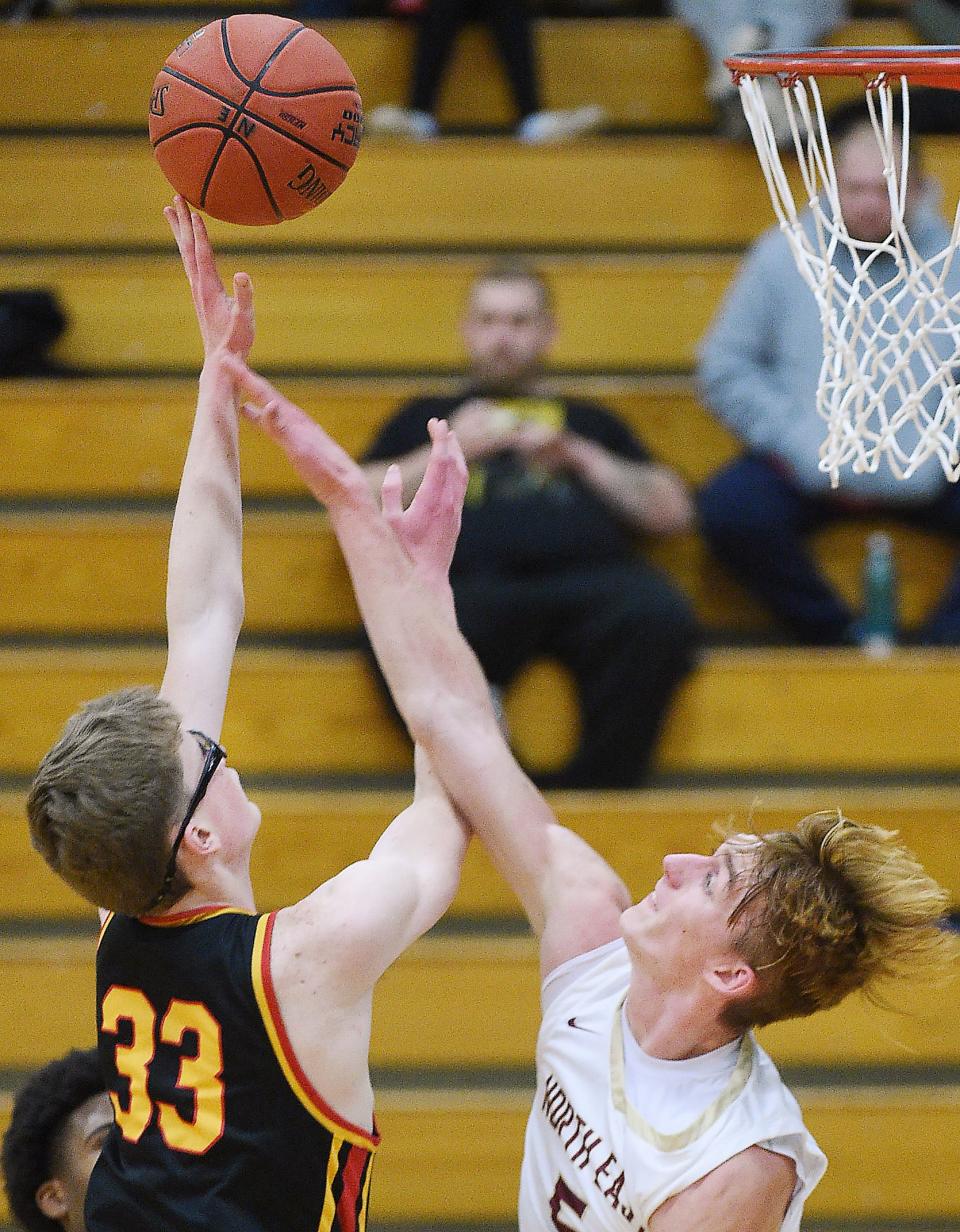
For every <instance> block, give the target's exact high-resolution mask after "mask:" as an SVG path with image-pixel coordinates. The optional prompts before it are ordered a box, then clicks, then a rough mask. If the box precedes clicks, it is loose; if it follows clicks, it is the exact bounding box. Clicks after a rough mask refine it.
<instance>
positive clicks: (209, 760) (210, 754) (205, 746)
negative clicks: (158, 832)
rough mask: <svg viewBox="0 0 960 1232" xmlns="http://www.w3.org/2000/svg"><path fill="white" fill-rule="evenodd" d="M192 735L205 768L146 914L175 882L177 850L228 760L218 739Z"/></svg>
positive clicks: (200, 734) (192, 732)
mask: <svg viewBox="0 0 960 1232" xmlns="http://www.w3.org/2000/svg"><path fill="white" fill-rule="evenodd" d="M190 735H191V736H196V739H197V744H199V745H200V749H201V751H202V752H203V755H204V757H203V769H202V770H201V771H200V778H199V779H198V780H197V785H196V787H195V788H194V792H193V795H192V796H191V797H190V803H189V804H188V805H187V811H186V814H185V815H184V818H183V821H181V823H180V829H179V830H178V831H177V837H176V838H175V839H174V840H173V847H172V848H171V849H170V859H169V860H168V861H167V871H166V872H165V873H164V876H163V885H162V886H161V887H160V893H159V894H158V895H157V896H156V898H154V899H153V900H152V901H151V902H150V903H149V904H148V906H147V907H146V909H145V911H144V914H146V913H147V912H150V911H153V909H154V908H155V907H159V906H160V904H161V903H162V902H163V900H164V899H165V898H166V896H167V891H168V890H169V889H170V886H171V885H172V884H173V878H174V876H175V875H176V871H177V852H178V851H179V850H180V844H181V843H182V842H183V836H184V835H185V834H186V832H187V826H188V825H189V824H190V821H191V819H192V817H193V815H194V813H195V812H196V811H197V809H198V808H199V806H200V801H201V800H202V799H203V797H204V796H205V795H206V794H207V788H208V787H209V786H210V780H211V779H212V778H213V776H214V774H215V772H216V769H217V766H219V765H220V763H221V762H222V761H226V758H227V752H226V749H224V748H223V747H222V745H219V744H217V742H216V740H211V739H210V737H209V736H205V735H204V734H203V732H201V731H194V730H193V729H192V728H191V730H190Z"/></svg>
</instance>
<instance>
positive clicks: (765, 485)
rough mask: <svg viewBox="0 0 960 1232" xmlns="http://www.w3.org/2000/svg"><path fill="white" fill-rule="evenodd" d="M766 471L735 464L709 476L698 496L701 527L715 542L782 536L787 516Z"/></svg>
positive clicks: (767, 538)
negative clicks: (755, 470) (772, 489)
mask: <svg viewBox="0 0 960 1232" xmlns="http://www.w3.org/2000/svg"><path fill="white" fill-rule="evenodd" d="M771 487H772V485H771V483H770V481H769V480H768V479H767V478H766V476H765V475H763V474H762V473H755V472H754V471H751V470H748V469H747V468H746V467H745V466H743V465H738V464H734V465H733V466H731V467H729V468H727V469H726V470H723V471H720V472H719V473H718V474H716V475H714V476H713V478H712V479H709V480H708V481H707V482H706V483H705V484H704V486H703V487H702V488H701V490H700V492H699V494H698V497H697V510H698V513H699V517H700V529H701V531H702V532H703V535H704V537H705V538H706V539H707V540H708V541H709V542H710V543H712V544H717V543H721V544H722V543H737V542H743V541H745V540H753V541H756V540H758V541H763V542H765V541H768V540H772V539H776V538H778V537H779V536H780V535H781V534H782V532H783V529H784V527H785V524H786V521H787V518H786V511H785V510H784V508H783V507H782V502H781V501H780V500H778V499H777V498H776V493H775V492H773V491H771Z"/></svg>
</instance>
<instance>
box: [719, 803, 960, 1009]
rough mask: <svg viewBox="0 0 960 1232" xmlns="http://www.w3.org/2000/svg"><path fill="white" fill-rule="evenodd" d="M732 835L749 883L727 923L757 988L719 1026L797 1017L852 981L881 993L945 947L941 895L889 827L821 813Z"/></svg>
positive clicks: (936, 958)
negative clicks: (746, 855) (770, 829)
mask: <svg viewBox="0 0 960 1232" xmlns="http://www.w3.org/2000/svg"><path fill="white" fill-rule="evenodd" d="M729 841H731V842H732V843H733V844H734V845H736V844H737V839H736V838H735V837H734V838H731V839H730V840H729ZM744 843H745V844H746V843H749V844H750V845H749V848H748V850H749V852H750V856H751V860H750V864H749V873H748V874H747V877H748V879H749V882H748V886H747V890H746V893H745V894H744V895H743V897H742V899H741V900H740V902H739V903H738V904H737V906H736V907H735V908H734V910H733V912H732V913H731V916H730V921H729V922H730V925H731V928H732V930H733V935H734V944H735V946H736V948H737V950H738V952H739V953H740V954H741V956H742V957H743V958H744V959H745V960H746V961H747V962H749V964H750V966H751V967H752V968H753V970H754V971H755V972H756V974H757V977H758V981H759V991H758V992H757V994H756V995H755V996H753V997H751V998H750V999H749V1000H747V1001H745V1002H741V1003H739V1004H737V1003H734V1004H732V1005H731V1006H730V1008H729V1009H728V1012H727V1014H726V1019H727V1021H728V1023H729V1025H731V1026H734V1027H736V1028H737V1029H739V1030H745V1029H746V1028H747V1027H751V1026H762V1025H764V1024H765V1023H768V1022H775V1021H778V1020H780V1019H783V1018H798V1017H803V1016H805V1015H807V1014H813V1013H815V1012H816V1011H817V1010H822V1009H828V1008H829V1007H830V1006H832V1005H836V1004H837V1003H838V1002H839V1001H841V1000H842V999H843V998H844V997H845V996H846V995H847V994H848V993H850V992H853V991H854V990H855V989H861V988H862V989H864V990H865V991H866V992H867V994H868V995H870V996H872V997H873V998H874V999H876V1000H882V997H883V990H884V988H885V987H887V986H889V985H890V984H891V982H893V981H896V980H898V979H900V978H901V977H903V976H905V975H910V976H916V975H919V974H922V973H923V972H924V971H927V972H931V971H932V970H934V969H939V970H942V969H943V967H944V964H945V963H946V961H947V959H948V958H949V957H951V956H954V955H955V954H956V948H955V941H954V939H953V938H952V937H950V936H949V934H948V933H946V932H945V931H944V929H943V927H942V920H943V916H944V914H945V912H946V909H947V907H948V901H949V900H948V896H947V893H946V891H945V890H944V889H943V888H942V887H941V886H939V885H938V884H937V883H936V881H934V880H933V878H932V877H930V876H929V875H928V874H927V873H926V871H925V870H924V868H923V866H922V865H921V864H920V862H919V860H918V859H917V858H916V856H915V855H913V853H912V852H910V851H908V850H907V848H906V847H905V846H903V844H901V843H900V842H899V841H898V836H897V834H896V832H894V831H891V830H883V829H881V828H880V827H879V826H866V825H859V824H858V823H857V822H854V821H851V820H850V819H849V818H847V817H844V816H843V814H842V813H841V812H840V811H839V810H832V811H828V812H821V813H812V814H811V815H810V816H808V817H804V818H803V820H802V821H800V822H799V823H798V824H797V825H796V827H795V828H794V829H793V830H785V831H778V832H775V833H772V834H764V835H757V836H751V837H750V838H749V839H745V840H744Z"/></svg>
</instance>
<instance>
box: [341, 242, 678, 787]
mask: <svg viewBox="0 0 960 1232" xmlns="http://www.w3.org/2000/svg"><path fill="white" fill-rule="evenodd" d="M462 328H463V337H464V341H465V344H466V350H467V354H468V356H469V361H470V371H469V376H468V380H467V383H466V385H465V388H464V390H463V392H462V393H460V394H458V395H454V396H445V397H426V398H417V399H415V400H414V401H412V402H410V403H408V404H406V405H405V406H403V407H401V408H400V410H399V411H398V412H397V414H396V415H395V416H394V417H393V418H392V419H390V420H389V421H388V422H387V423H386V424H385V425H384V427H383V429H382V430H381V432H380V434H379V435H378V437H377V439H376V440H375V442H374V444H373V446H372V448H371V450H370V451H369V453H368V455H367V458H366V460H365V461H366V471H367V474H368V476H369V479H370V482H371V485H373V486H374V487H375V488H377V489H379V486H380V483H381V482H382V479H383V476H384V474H385V472H386V469H387V466H388V465H389V464H390V463H391V462H397V463H398V464H399V466H400V468H401V473H402V477H403V493H404V498H405V500H406V499H408V498H409V497H410V496H411V495H412V494H413V492H414V491H415V489H416V487H417V485H418V484H419V482H420V479H421V477H422V475H423V471H424V467H425V466H426V462H427V457H428V453H429V446H428V445H427V443H426V442H427V421H428V420H429V419H430V418H431V417H434V416H436V417H440V418H445V419H447V420H449V422H450V424H451V425H452V426H453V427H454V428H455V429H456V432H457V436H458V438H459V440H460V444H461V446H462V448H463V451H464V454H465V456H466V459H467V463H468V465H469V467H470V484H469V488H468V491H467V500H466V506H465V508H464V511H463V528H462V530H461V533H460V540H459V543H458V545H457V550H456V555H455V557H454V561H453V567H452V569H451V573H450V580H451V583H452V586H453V593H454V597H455V600H456V605H457V615H458V618H459V622H460V627H461V629H462V630H463V633H464V636H465V637H466V639H467V641H468V642H469V643H470V645H471V646H472V647H473V649H474V651H475V652H476V654H477V657H478V658H479V660H480V662H481V664H482V665H483V668H484V671H485V672H486V674H487V677H488V679H489V681H490V683H491V684H492V685H494V686H497V687H498V688H503V687H505V686H506V685H508V684H509V683H510V681H511V680H512V679H513V678H514V677H515V676H516V675H517V673H518V672H519V671H520V669H521V668H523V667H524V666H525V665H526V664H527V663H529V662H530V661H531V660H533V659H538V658H541V657H544V658H553V659H556V660H559V662H561V663H562V664H564V665H565V666H566V667H567V668H568V669H569V670H570V672H571V673H572V675H573V678H574V681H575V684H576V687H577V691H578V696H579V702H580V711H581V724H580V728H581V730H580V743H579V747H578V748H577V750H576V752H575V754H574V756H573V758H572V760H571V761H570V762H569V763H568V765H567V766H566V767H565V768H564V769H563V770H561V771H560V772H559V773H557V774H556V775H553V776H550V777H549V778H547V779H543V778H541V782H543V783H545V784H546V785H548V786H557V787H584V788H590V787H633V786H637V785H638V784H640V783H642V782H643V781H644V779H645V777H646V774H647V771H648V769H649V763H650V760H651V756H652V753H653V750H654V746H655V743H656V739H657V736H658V733H659V729H660V725H661V721H662V718H663V716H664V713H665V711H666V709H667V706H668V704H669V702H670V700H671V697H672V695H673V692H674V690H675V688H676V686H677V684H678V683H679V682H680V680H681V679H682V678H683V676H684V675H685V674H686V672H687V671H688V670H689V669H690V666H691V664H692V661H693V657H694V650H695V645H696V641H697V631H696V625H695V621H694V617H693V614H692V611H691V608H690V606H689V604H688V602H687V600H686V598H685V597H684V596H683V595H682V594H681V593H680V592H679V591H678V589H677V587H676V586H675V585H674V584H673V582H672V581H671V580H669V579H668V578H667V577H665V576H664V575H663V574H662V573H661V572H660V571H659V570H657V569H655V568H653V567H652V566H651V565H650V564H648V563H647V562H646V561H645V560H644V559H643V558H642V557H641V556H640V555H639V554H638V553H637V550H636V537H637V536H638V535H656V536H660V535H671V534H675V533H677V532H680V531H685V530H688V529H689V528H690V526H691V524H692V520H693V507H692V503H691V501H690V498H689V496H688V494H687V491H686V489H685V487H684V485H683V483H682V481H681V480H680V478H679V477H678V476H677V475H676V474H674V473H673V472H672V471H670V470H668V469H667V468H666V467H664V466H661V465H659V464H657V463H656V462H654V461H653V460H652V459H651V458H650V455H649V454H648V452H647V451H646V449H645V448H644V447H643V446H642V445H641V444H640V443H639V441H637V439H636V438H635V437H634V436H633V434H632V433H631V432H630V430H629V429H628V428H627V427H626V425H625V424H623V423H622V422H621V421H620V420H619V419H617V418H616V417H615V416H614V415H612V414H611V413H610V412H609V411H606V410H604V409H603V408H602V407H600V406H598V405H596V404H595V403H592V402H587V401H584V400H581V399H575V398H563V397H557V396H555V395H553V394H551V393H550V392H549V391H548V390H547V389H546V388H545V386H544V384H543V382H542V367H543V362H544V359H545V357H546V354H547V352H548V351H549V349H550V346H551V344H552V342H553V340H554V337H555V334H556V321H555V318H554V315H553V311H552V306H551V302H550V294H549V289H548V287H547V285H546V284H545V282H544V281H543V279H542V278H541V277H540V276H539V274H537V273H536V272H535V271H533V270H531V269H529V268H527V267H525V266H523V265H519V264H516V265H515V264H510V265H503V266H497V267H495V268H493V269H491V270H489V271H488V272H487V273H485V274H483V275H482V276H481V277H480V278H479V279H478V280H477V281H476V283H475V284H474V286H473V288H472V289H471V292H470V296H469V301H468V305H467V310H466V315H465V317H464V320H463V326H462Z"/></svg>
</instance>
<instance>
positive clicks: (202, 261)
mask: <svg viewBox="0 0 960 1232" xmlns="http://www.w3.org/2000/svg"><path fill="white" fill-rule="evenodd" d="M190 222H191V225H192V228H193V241H194V254H195V255H194V259H195V260H196V263H197V272H198V273H199V274H200V275H201V276H202V277H203V278H204V279H205V280H206V279H209V280H210V282H211V284H212V285H213V286H215V287H217V288H218V289H219V290H222V289H223V283H222V282H221V281H220V275H219V273H218V272H217V265H216V262H215V261H214V259H213V249H212V248H211V246H210V239H209V237H208V235H207V226H206V223H205V222H204V221H203V218H202V217H201V216H200V215H199V214H197V213H196V212H195V211H191V213H190Z"/></svg>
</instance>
